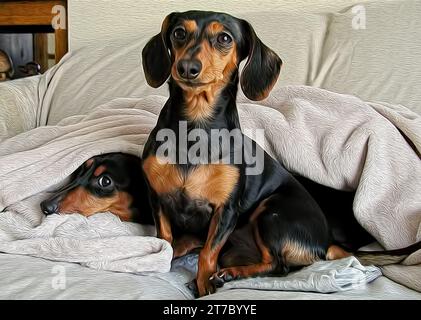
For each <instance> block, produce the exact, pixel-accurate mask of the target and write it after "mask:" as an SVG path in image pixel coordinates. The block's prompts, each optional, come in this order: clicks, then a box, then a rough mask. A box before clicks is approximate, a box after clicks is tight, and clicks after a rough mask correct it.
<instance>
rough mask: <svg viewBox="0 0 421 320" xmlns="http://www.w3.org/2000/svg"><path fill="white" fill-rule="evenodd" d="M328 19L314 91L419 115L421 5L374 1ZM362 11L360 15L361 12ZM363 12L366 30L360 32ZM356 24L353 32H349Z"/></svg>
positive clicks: (420, 89)
mask: <svg viewBox="0 0 421 320" xmlns="http://www.w3.org/2000/svg"><path fill="white" fill-rule="evenodd" d="M353 8H354V7H349V8H347V9H345V10H343V11H342V12H340V13H337V14H332V15H331V21H330V23H329V27H328V35H327V38H326V41H325V44H324V47H323V52H322V60H321V64H320V69H319V71H318V74H317V76H316V77H315V80H314V82H313V85H315V86H319V87H322V88H324V89H328V90H332V91H336V92H340V93H348V94H354V95H357V96H359V97H360V98H362V99H363V100H366V101H367V100H370V101H373V100H378V101H384V102H389V103H393V104H402V105H404V106H406V107H408V108H410V109H412V110H413V111H415V112H417V113H419V114H421V85H420V84H421V19H420V17H421V1H419V0H415V1H413V0H405V1H378V2H377V1H376V2H370V3H364V4H362V5H361V7H355V8H354V10H353ZM361 9H362V10H361ZM364 10H365V24H366V25H365V27H366V28H365V29H356V28H355V27H356V26H357V25H359V26H363V24H362V23H358V22H362V21H361V20H359V19H360V18H363V14H364V12H363V11H364ZM353 19H354V27H353Z"/></svg>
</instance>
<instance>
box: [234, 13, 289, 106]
mask: <svg viewBox="0 0 421 320" xmlns="http://www.w3.org/2000/svg"><path fill="white" fill-rule="evenodd" d="M244 29H245V30H244V33H245V41H246V48H247V49H248V52H247V55H248V60H247V63H246V65H245V66H244V69H243V72H242V74H241V78H240V83H241V88H242V90H243V92H244V94H245V95H246V97H247V98H249V99H250V100H255V101H258V100H263V99H265V98H266V97H267V96H268V95H269V93H270V91H271V90H272V88H273V86H274V85H275V83H276V80H277V79H278V76H279V72H280V71H281V65H282V60H281V58H279V57H278V55H277V54H276V53H275V52H273V51H272V50H271V49H269V48H268V47H267V46H265V45H264V43H263V42H262V41H261V40H260V39H259V38H258V37H257V35H256V33H255V32H254V30H253V27H252V26H251V25H250V24H249V23H248V22H247V21H244Z"/></svg>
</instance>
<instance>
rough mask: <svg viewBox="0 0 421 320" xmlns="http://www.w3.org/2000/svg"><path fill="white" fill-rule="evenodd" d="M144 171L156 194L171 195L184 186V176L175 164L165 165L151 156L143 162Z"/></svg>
mask: <svg viewBox="0 0 421 320" xmlns="http://www.w3.org/2000/svg"><path fill="white" fill-rule="evenodd" d="M143 170H144V172H145V174H146V178H147V179H148V181H149V184H150V185H151V187H152V189H153V190H155V192H156V193H158V194H162V193H169V192H172V191H175V190H176V189H178V188H181V187H182V186H183V182H184V179H183V176H182V174H181V172H180V171H179V169H178V167H177V166H176V165H174V164H169V163H163V161H162V160H160V159H159V158H158V157H156V156H149V157H148V158H146V159H145V160H144V161H143Z"/></svg>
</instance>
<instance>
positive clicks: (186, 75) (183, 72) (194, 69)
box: [177, 59, 202, 80]
mask: <svg viewBox="0 0 421 320" xmlns="http://www.w3.org/2000/svg"><path fill="white" fill-rule="evenodd" d="M201 70H202V63H201V62H200V61H199V60H187V59H184V60H180V61H179V62H178V64H177V71H178V74H179V75H180V77H182V78H183V79H188V80H192V79H195V78H197V76H198V75H199V73H200V71H201Z"/></svg>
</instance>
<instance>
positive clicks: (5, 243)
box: [0, 86, 421, 290]
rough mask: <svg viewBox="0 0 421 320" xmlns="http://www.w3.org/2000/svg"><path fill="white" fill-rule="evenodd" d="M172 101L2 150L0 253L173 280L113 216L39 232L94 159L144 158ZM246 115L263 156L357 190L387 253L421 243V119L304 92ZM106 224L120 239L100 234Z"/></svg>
mask: <svg viewBox="0 0 421 320" xmlns="http://www.w3.org/2000/svg"><path fill="white" fill-rule="evenodd" d="M165 100H166V98H164V97H160V96H149V97H147V98H144V99H117V100H113V101H111V102H110V103H108V104H106V105H103V106H100V107H98V108H96V109H95V110H94V111H93V112H91V113H89V114H87V115H86V116H74V117H70V118H67V119H64V120H63V121H61V122H60V123H59V124H57V125H56V126H50V127H39V128H36V129H33V130H31V131H28V132H25V133H22V134H20V135H18V136H16V137H13V138H10V139H8V140H5V141H4V142H2V143H0V211H2V212H1V214H0V240H1V242H0V251H3V252H10V253H20V254H30V255H35V256H41V257H45V258H48V259H52V260H55V259H57V260H61V259H63V260H64V261H71V262H79V263H82V264H85V265H88V266H92V267H95V268H104V269H107V270H115V271H130V272H141V271H145V270H148V271H154V270H155V271H168V270H169V266H170V259H171V255H172V252H171V248H170V247H169V245H168V244H166V243H165V242H164V241H162V240H159V239H156V238H152V237H135V236H136V235H140V234H147V232H144V230H143V231H139V230H137V231H136V232H134V233H131V232H132V231H133V230H132V231H129V232H128V231H127V230H126V229H125V228H121V222H120V221H117V220H115V219H114V220H113V219H109V215H101V218H98V219H100V220H99V221H100V223H99V224H95V223H91V222H90V221H91V220H92V218H90V219H86V218H83V217H78V218H74V219H75V220H72V219H69V218H67V217H58V218H57V217H54V218H53V217H49V218H47V219H44V223H43V224H41V226H40V223H41V222H42V221H43V215H42V213H41V211H40V209H39V202H40V200H41V199H42V198H43V196H45V195H43V192H44V191H46V190H47V189H49V188H52V187H54V186H56V185H57V184H60V183H62V182H63V180H65V178H66V177H68V176H69V175H70V174H71V173H72V172H73V171H74V170H75V169H76V168H77V167H78V166H80V165H81V164H82V163H83V162H84V161H86V160H87V159H89V158H90V157H92V156H94V155H97V154H100V153H106V152H118V151H120V152H127V153H131V154H135V155H140V154H141V152H142V147H143V144H144V142H145V141H146V138H147V136H148V133H149V132H150V130H151V129H152V128H153V126H154V125H155V122H156V116H157V114H158V112H159V110H160V108H161V107H162V106H163V104H164V103H165ZM263 105H265V106H266V107H264V106H263ZM268 107H270V108H268ZM239 113H240V118H241V122H242V126H243V128H264V129H265V134H266V144H265V149H266V150H267V151H268V152H269V153H270V154H271V155H273V156H274V157H275V158H276V159H278V160H279V161H281V162H282V163H283V164H284V165H285V166H286V167H287V168H288V169H289V170H291V171H294V172H296V173H299V174H302V175H304V176H306V177H308V178H310V179H312V180H315V181H317V182H319V183H322V184H325V185H329V186H331V187H334V188H337V189H346V190H350V189H355V190H357V194H356V198H355V202H354V211H355V216H356V218H357V219H358V221H359V222H360V223H361V224H362V225H363V226H364V227H365V228H366V229H367V230H368V231H369V232H370V233H371V234H372V235H373V236H375V237H376V239H377V240H378V241H379V242H380V243H381V244H382V245H383V246H384V247H385V248H387V249H391V248H398V247H404V246H407V245H409V244H411V243H413V242H415V241H420V240H421V231H420V230H421V227H420V222H421V199H420V197H419V194H421V184H420V181H421V163H420V160H419V158H418V156H417V153H416V152H419V150H420V149H421V147H420V146H421V125H420V123H421V122H420V121H421V120H420V117H419V116H417V115H416V114H414V113H412V112H410V111H409V110H407V109H405V108H403V107H398V106H393V107H391V106H385V105H382V104H367V103H364V102H363V101H361V100H359V99H358V98H355V97H351V96H346V95H339V94H335V93H331V92H328V91H324V90H321V89H316V88H310V87H304V86H291V87H285V88H282V89H279V90H278V91H276V92H273V93H272V95H271V98H269V99H267V100H266V101H265V102H264V103H262V104H260V105H257V104H251V103H239ZM399 130H401V131H399ZM403 134H404V135H405V136H406V137H407V138H408V139H409V140H411V141H412V143H413V144H414V146H415V147H414V148H416V149H413V148H411V146H410V144H408V142H407V141H406V140H405V138H404V136H403ZM51 219H58V220H55V221H52V220H51ZM60 219H63V220H60ZM64 219H65V220H64ZM102 219H106V220H103V221H102ZM58 221H59V223H57V222H58ZM92 221H93V220H92ZM103 222H105V223H107V224H108V225H109V229H110V230H118V231H116V232H111V233H107V232H105V233H104V232H99V231H98V228H99V227H100V225H101V224H102V223H103ZM45 223H48V226H50V227H45V226H44V225H45ZM86 224H88V225H89V226H88V227H87V228H85V229H84V228H81V229H80V228H79V227H77V225H85V226H86ZM59 226H60V227H61V229H60V230H58V229H57V228H58V227H59ZM75 226H76V227H75ZM63 230H64V231H63ZM68 230H70V231H69V232H67V231H68ZM78 232H80V234H79V233H78ZM142 232H144V233H142ZM34 235H36V237H34ZM79 235H80V237H79ZM148 235H149V234H148ZM110 237H112V238H110ZM121 248H124V250H122V249H121ZM116 250H117V252H116ZM151 253H153V255H151ZM410 258H411V259H410V260H409V261H410V262H411V264H419V263H420V262H421V259H420V256H419V255H418V256H416V255H413V256H412V257H410ZM418 267H419V266H418ZM420 269H421V268H417V270H418V272H419V271H420ZM412 276H415V277H416V276H417V275H414V274H413V273H411V274H410V275H409V279H411V277H412ZM418 278H421V277H420V276H419V275H418ZM408 282H411V281H408ZM407 285H411V284H407ZM417 289H418V290H421V288H417Z"/></svg>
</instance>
